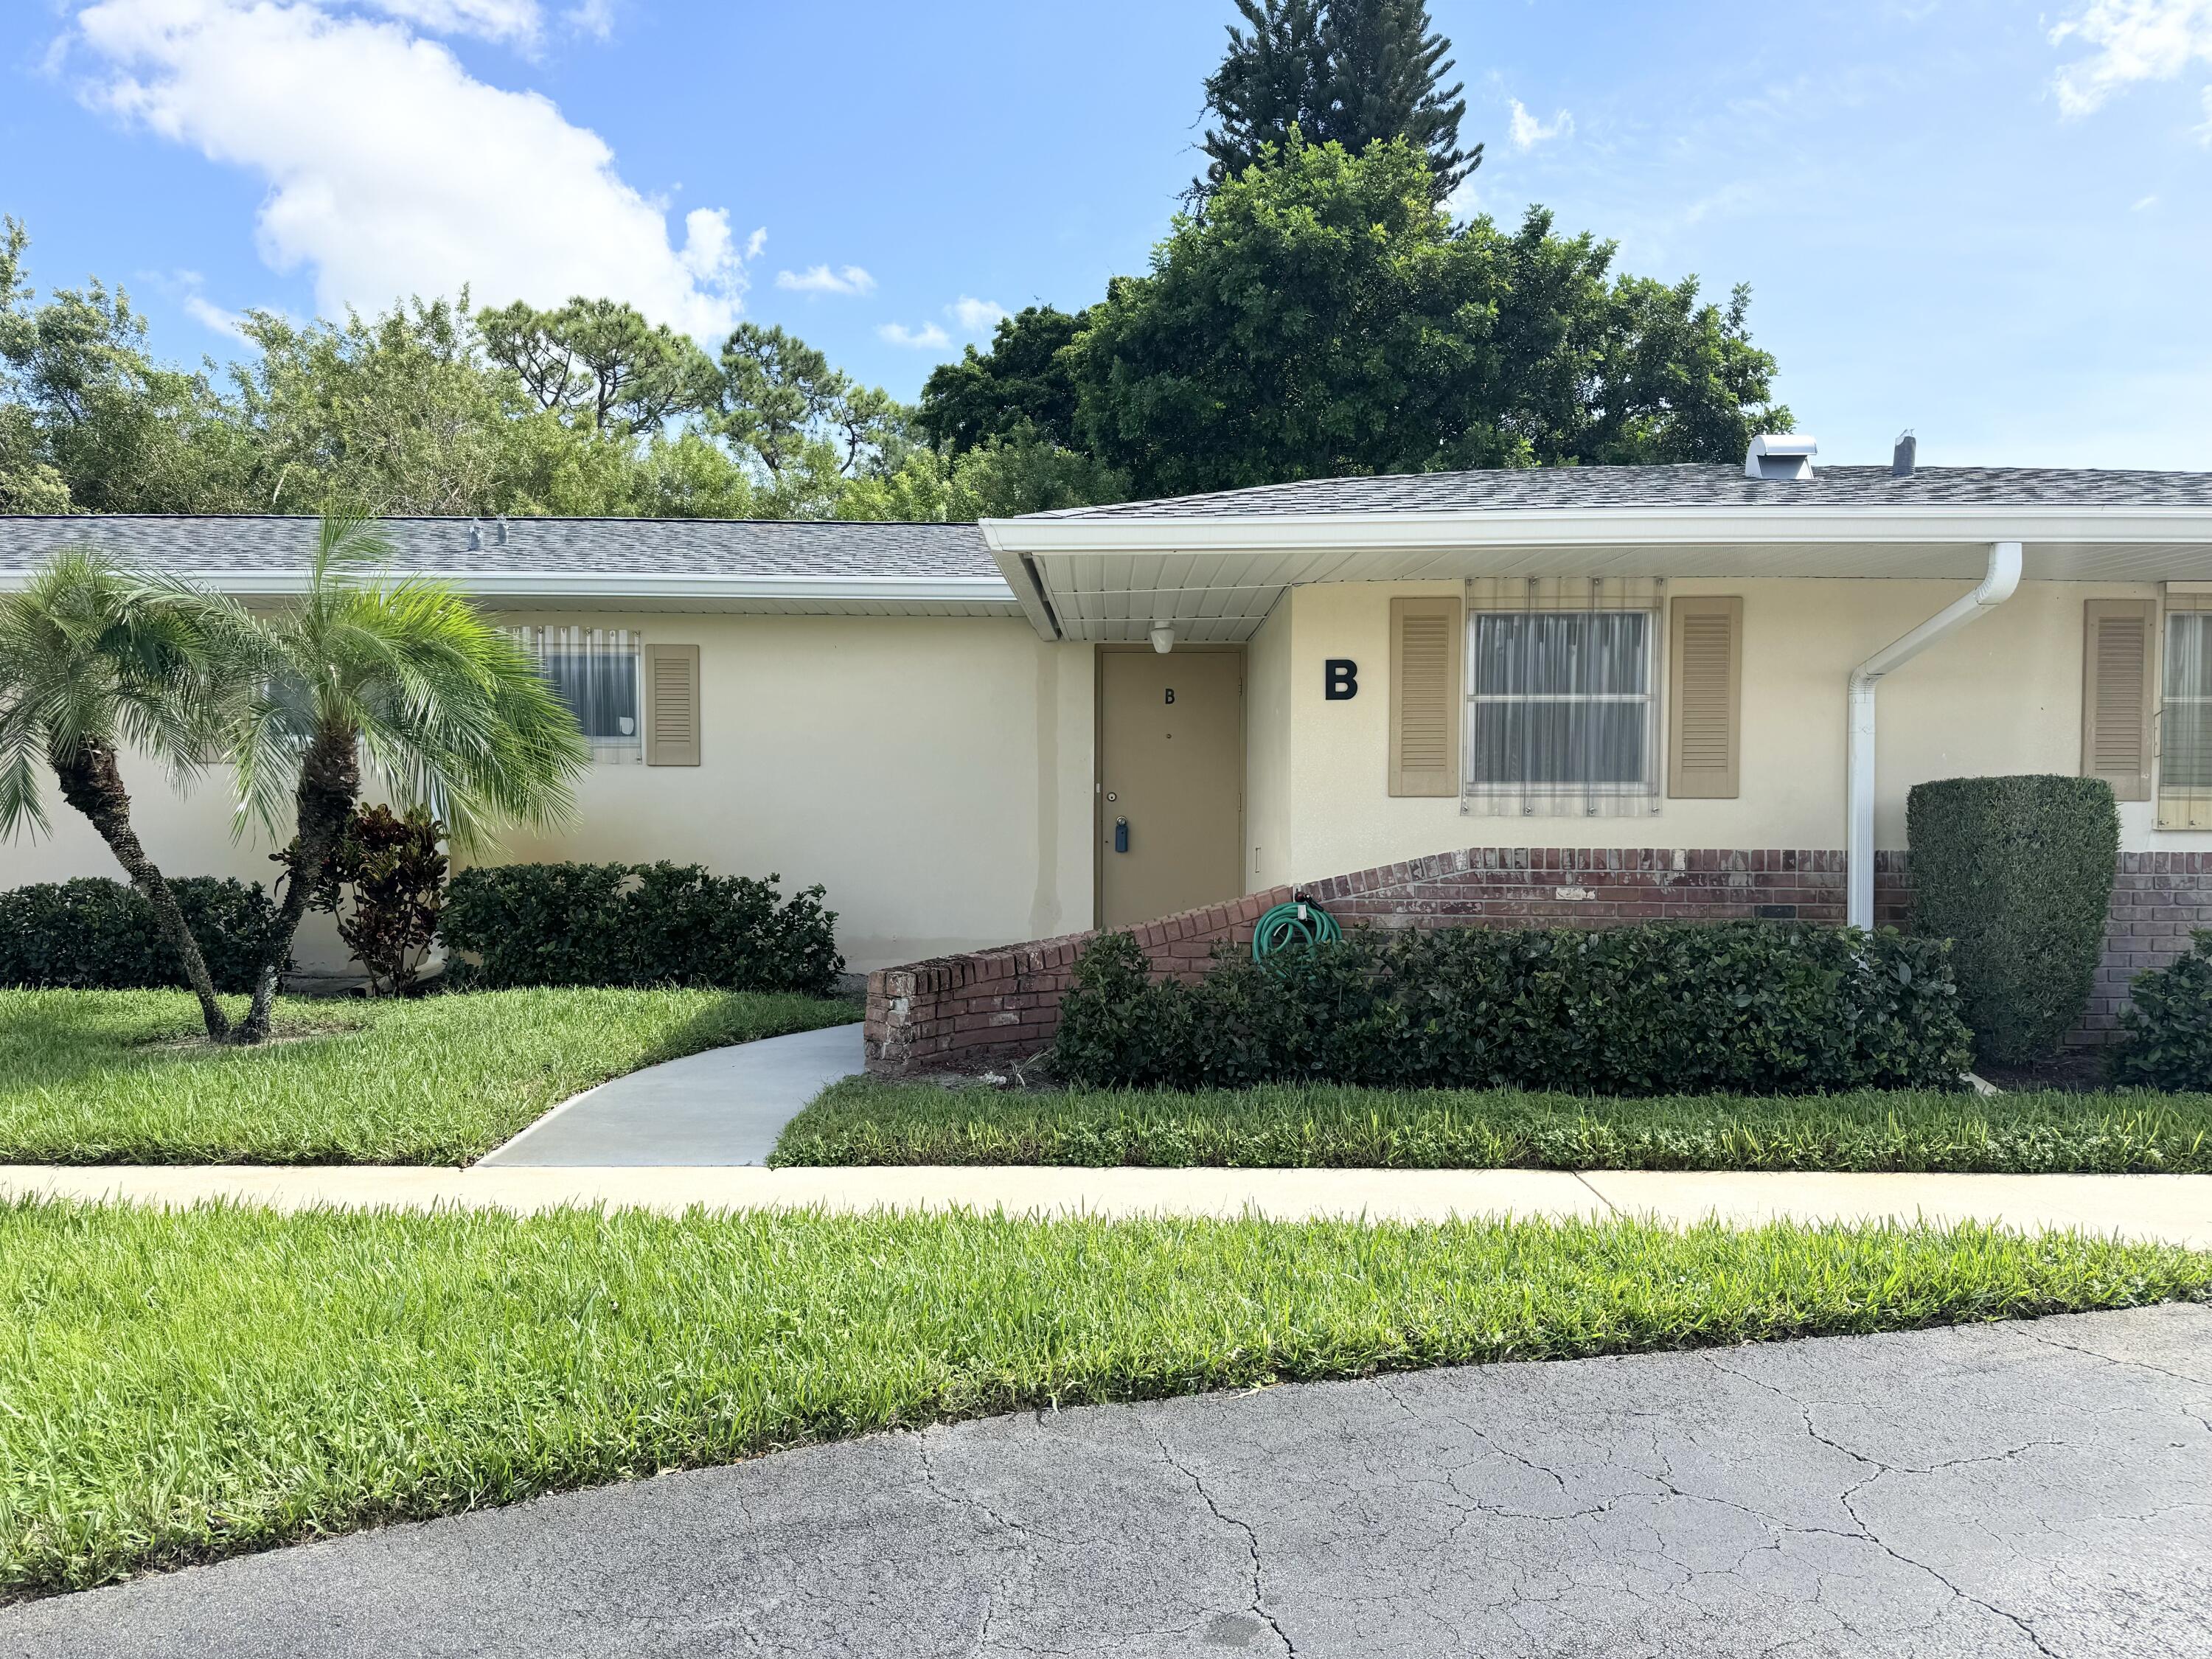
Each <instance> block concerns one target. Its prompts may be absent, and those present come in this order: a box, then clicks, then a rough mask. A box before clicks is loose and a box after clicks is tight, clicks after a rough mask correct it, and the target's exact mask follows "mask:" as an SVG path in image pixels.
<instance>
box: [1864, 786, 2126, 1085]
mask: <svg viewBox="0 0 2212 1659" xmlns="http://www.w3.org/2000/svg"><path fill="white" fill-rule="evenodd" d="M1905 841H1906V844H1907V845H1908V846H1909V848H1911V859H1912V930H1913V932H1915V933H1921V934H1924V935H1927V936H1929V937H1933V938H1937V939H1949V940H1950V941H1951V942H1952V949H1951V971H1952V973H1953V974H1954V975H1956V976H1957V979H1958V981H1959V1002H1960V1012H1962V1013H1963V1014H1964V1015H1965V1016H1966V1024H1967V1025H1968V1026H1969V1027H1970V1028H1971V1029H1972V1031H1973V1033H1974V1051H1975V1054H1976V1056H1977V1057H1978V1059H1981V1060H1991V1061H1995V1062H1996V1063H1998V1064H2000V1065H2020V1064H2024V1063H2026V1062H2027V1061H2031V1060H2042V1059H2044V1058H2045V1057H2047V1056H2048V1055H2051V1054H2055V1053H2057V1050H2058V1049H2059V1048H2060V1047H2062V1046H2063V1044H2064V1042H2065V1041H2066V1038H2067V1036H2068V1034H2069V1032H2071V1031H2073V1030H2075V1028H2076V1027H2078V1026H2079V1025H2080V1024H2081V1015H2082V1012H2083V1010H2084V1009H2085V1008H2087V1006H2088V1001H2089V987H2090V986H2091V984H2092V983H2093V981H2094V979H2095V976H2096V972H2097V963H2098V961H2099V959H2100V957H2102V955H2103V953H2104V948H2105V925H2106V917H2107V915H2109V914H2110V911H2111V908H2112V878H2113V874H2114V872H2115V871H2116V870H2117V869H2118V864H2119V854H2120V817H2119V808H2118V805H2115V803H2114V801H2113V799H2112V786H2111V785H2110V784H2108V783H2106V782H2105V781H2103V780H2102V779H2100V778H2069V777H2057V776H2051V775H2028V776H2022V777H2006V778H1948V779H1945V780H1944V781H1942V782H1938V783H1922V784H1916V785H1914V786H1913V787H1912V789H1911V793H1909V794H1908V795H1907V797H1906V799H1905Z"/></svg>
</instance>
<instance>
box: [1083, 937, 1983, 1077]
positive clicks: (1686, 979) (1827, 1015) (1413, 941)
mask: <svg viewBox="0 0 2212 1659" xmlns="http://www.w3.org/2000/svg"><path fill="white" fill-rule="evenodd" d="M1948 951H1949V946H1948V945H1947V944H1945V943H1943V942H1942V941H1941V940H1934V939H1909V938H1906V937H1905V936H1903V935H1901V934H1899V933H1894V932H1891V931H1888V930H1884V931H1883V932H1881V933H1875V934H1871V935H1869V934H1863V933H1857V932H1854V931H1851V930H1849V929H1843V928H1832V927H1796V926H1793V925H1790V924H1787V923H1776V922H1730V923H1723V924H1718V925H1707V924H1698V923H1681V922H1672V923H1669V922H1655V923H1651V924H1648V925H1646V926H1643V927H1611V928H1602V929H1597V930H1594V931H1589V932H1581V931H1576V930H1571V929H1555V930H1544V931H1527V932H1522V931H1508V930H1500V929H1491V928H1477V927H1468V928H1443V929H1438V930H1436V931H1434V932H1413V933H1395V934H1381V933H1374V932H1371V931H1369V930H1361V931H1359V932H1356V933H1352V934H1349V935H1347V936H1346V938H1345V939H1342V940H1340V941H1338V942H1336V943H1334V944H1330V945H1316V946H1310V947H1307V948H1304V949H1301V950H1297V951H1287V952H1285V953H1283V954H1282V955H1280V956H1278V957H1270V958H1269V959H1268V961H1267V963H1264V964H1262V963H1254V962H1253V961H1252V960H1251V959H1250V957H1249V956H1248V955H1246V954H1244V953H1242V952H1239V953H1237V954H1234V955H1229V954H1225V953H1217V961H1216V964H1215V966H1214V968H1213V969H1212V971H1211V972H1210V973H1208V974H1207V975H1206V976H1205V977H1204V978H1203V979H1201V980H1199V981H1195V982H1185V981H1177V980H1163V981H1158V982H1154V981H1152V978H1151V977H1150V971H1149V964H1148V963H1147V962H1146V958H1145V955H1144V952H1143V951H1142V950H1141V949H1139V946H1138V945H1137V943H1136V941H1135V940H1134V939H1132V938H1130V937H1129V936H1128V935H1127V934H1126V933H1113V934H1108V935H1105V936H1103V937H1102V938H1100V939H1097V940H1095V941H1094V942H1093V943H1092V944H1091V946H1090V948H1089V949H1088V950H1086V951H1085V952H1084V954H1083V957H1082V959H1081V960H1080V961H1079V963H1077V964H1076V969H1075V973H1074V986H1073V988H1072V989H1071V990H1070V991H1069V992H1068V994H1067V995H1066V1000H1064V1001H1063V1002H1062V1003H1061V1005H1060V1030H1059V1035H1058V1036H1057V1039H1056V1040H1055V1042H1054V1048H1053V1060H1054V1069H1055V1070H1056V1071H1057V1072H1058V1073H1059V1074H1060V1076H1061V1077H1063V1078H1065V1079H1067V1080H1068V1081H1069V1082H1071V1083H1075V1084H1079V1085H1087V1086H1091V1087H1103V1088H1176V1089H1192V1088H1206V1087H1217V1088H1238V1087H1245V1086H1249V1085H1253V1084H1257V1083H1273V1082H1289V1081H1303V1082H1313V1083H1347V1084H1365V1085H1372V1086H1377V1087H1383V1088H1470V1089H1480V1088H1524V1089H1556V1090H1566V1091H1572V1092H1575V1093H1581V1094H1605V1095H1655V1094H1702V1093H1721V1092H1727V1093H1735V1094H1815V1093H1828V1092H1833V1091H1841V1090H1846V1089H1865V1088H1954V1087H1956V1086H1958V1084H1959V1074H1960V1073H1961V1072H1963V1071H1964V1070H1965V1069H1966V1064H1967V1054H1968V1038H1967V1033H1966V1026H1965V1025H1964V1024H1962V1023H1961V1022H1960V1018H1959V1009H1958V992H1957V989H1956V987H1955V986H1954V984H1953V982H1952V979H1951V975H1950V971H1949V969H1948V963H1947V962H1946V957H1947V956H1948Z"/></svg>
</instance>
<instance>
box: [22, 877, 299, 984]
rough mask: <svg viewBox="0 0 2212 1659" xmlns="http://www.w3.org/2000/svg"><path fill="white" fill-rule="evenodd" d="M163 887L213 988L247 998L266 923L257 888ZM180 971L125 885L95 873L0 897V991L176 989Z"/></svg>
mask: <svg viewBox="0 0 2212 1659" xmlns="http://www.w3.org/2000/svg"><path fill="white" fill-rule="evenodd" d="M169 890H170V891H171V892H173V893H174V894H175V895H176V896H177V908H179V910H181V911H183V912H184V914H185V927H188V928H190V929H191V935H192V938H193V939H195V940H197V942H198V945H199V947H200V954H201V955H202V956H204V957H206V958H207V965H208V973H209V974H210V976H212V977H213V979H214V980H215V988H216V990H218V991H251V990H252V988H253V983H254V980H255V979H256V977H257V976H258V974H259V972H260V965H261V953H262V951H263V950H264V948H265V946H266V945H267V941H268V938H269V933H270V929H271V927H274V925H275V921H276V913H275V907H274V906H273V905H271V904H270V902H269V899H268V897H267V896H266V895H264V893H263V892H262V890H261V884H260V883H259V882H255V883H254V884H252V886H250V887H249V886H247V885H246V884H245V883H244V882H240V881H234V880H231V879H229V878H221V879H218V878H216V877H214V876H178V877H175V878H173V879H171V881H170V883H169ZM184 983H185V969H184V964H183V963H181V962H179V960H178V959H177V954H176V952H175V951H173V950H172V949H171V948H170V946H169V941H168V940H167V939H165V938H163V937H162V935H161V926H160V924H159V923H157V922H156V921H155V920H154V907H153V906H152V905H151V904H149V903H148V902H146V899H145V897H144V896H143V895H142V894H140V893H139V891H138V890H137V889H136V888H134V887H131V886H128V885H126V884H124V883H122V882H119V881H110V880H109V879H107V878H106V877H105V876H80V877H79V878H77V879H76V880H75V881H47V882H39V883H36V884H33V885H31V886H28V887H15V888H10V889H9V890H6V891H4V892H0V985H18V986H27V987H32V988H34V989H58V990H72V991H131V990H139V989H142V988H146V987H168V986H181V985H183V984H184Z"/></svg>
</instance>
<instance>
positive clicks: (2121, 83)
mask: <svg viewBox="0 0 2212 1659" xmlns="http://www.w3.org/2000/svg"><path fill="white" fill-rule="evenodd" d="M2066 40H2081V41H2083V42H2085V43H2086V44H2087V45H2088V46H2093V47H2094V48H2095V49H2096V50H2095V51H2094V52H2093V53H2092V54H2091V55H2090V56H2088V57H2087V58H2080V59H2077V60H2076V61H2075V62H2074V63H2071V64H2067V65H2066V67H2065V68H2063V69H2062V70H2059V71H2058V77H2057V82H2055V83H2054V84H2055V86H2056V88H2057V93H2058V107H2059V110H2060V111H2061V112H2063V113H2064V114H2067V115H2087V114H2088V113H2089V112H2090V111H2092V110H2093V109H2095V108H2097V107H2098V106H2100V105H2101V104H2103V103H2104V101H2105V100H2106V99H2107V98H2109V97H2111V96H2112V94H2114V93H2116V92H2119V91H2122V90H2124V89H2125V88H2128V87H2130V86H2133V85H2134V84H2135V83H2136V82H2138V81H2171V80H2172V79H2174V78H2175V77H2176V76H2179V75H2180V74H2181V73H2182V71H2183V70H2186V69H2187V68H2188V67H2189V65H2190V64H2191V63H2194V62H2197V61H2199V60H2203V61H2205V62H2212V0H2090V3H2089V4H2088V5H2087V6H2086V7H2084V8H2083V9H2082V10H2081V13H2080V14H2079V15H2076V16H2074V17H2069V18H2068V19H2067V20H2066V21H2064V22H2063V23H2060V24H2059V25H2058V26H2057V27H2055V28H2053V29H2052V30H2051V43H2052V44H2053V45H2054V46H2055V45H2057V44H2059V43H2061V42H2063V41H2066Z"/></svg>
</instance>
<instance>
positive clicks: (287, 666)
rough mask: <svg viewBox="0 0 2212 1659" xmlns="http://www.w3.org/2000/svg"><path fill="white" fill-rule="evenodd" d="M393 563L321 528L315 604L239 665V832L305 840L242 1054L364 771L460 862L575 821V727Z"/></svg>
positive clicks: (377, 535) (491, 644) (529, 663)
mask: <svg viewBox="0 0 2212 1659" xmlns="http://www.w3.org/2000/svg"><path fill="white" fill-rule="evenodd" d="M390 555H391V545H390V544H389V542H387V541H386V538H385V536H384V534H383V532H382V531H381V529H380V527H379V526H377V525H376V524H375V523H374V521H373V520H365V519H360V518H356V517H352V516H349V515H343V514H326V515H325V517H324V519H323V521H322V526H321V529H320V532H319V535H318V538H317V541H316V547H315V562H314V571H313V577H312V579H311V580H310V581H309V583H308V587H307V594H306V596H305V597H304V598H303V599H301V601H300V602H299V603H298V604H297V605H295V606H293V607H292V608H291V609H289V610H288V611H283V612H282V613H280V614H278V615H276V616H274V617H266V618H264V619H262V620H261V621H260V622H258V623H257V625H256V628H255V634H254V637H255V640H256V642H257V643H256V646H255V650H256V653H257V659H256V660H254V661H253V662H252V663H250V664H248V663H246V662H243V661H241V662H240V669H241V671H246V672H245V674H244V678H247V679H248V680H250V681H251V682H252V684H254V685H256V686H257V687H258V689H257V690H254V691H253V692H252V693H251V694H250V696H249V697H248V700H247V706H246V710H245V713H244V714H243V717H242V718H241V719H240V720H238V721H237V723H236V725H235V727H234V732H233V742H232V759H233V762H234V764H235V766H236V769H237V775H238V792H239V814H240V822H241V823H244V822H245V821H246V820H248V819H255V820H258V821H259V823H261V824H262V825H264V827H266V828H267V829H269V830H270V832H271V833H272V834H275V835H277V836H282V835H283V822H284V819H285V818H286V817H288V816H289V817H290V819H291V821H292V823H293V825H294V826H295V834H296V836H297V839H296V841H295V844H294V847H293V848H292V852H291V854H290V864H291V874H290V875H289V878H287V879H286V881H285V884H284V896H283V901H282V902H281V903H280V904H279V906H278V907H277V915H276V927H275V928H274V930H273V931H272V937H271V939H270V945H269V951H268V954H267V956H266V957H264V959H263V962H262V964H261V972H260V975H259V977H258V981H257V982H256V984H255V986H254V989H253V1004H252V1007H251V1009H249V1010H248V1012H247V1013H246V1020H245V1023H244V1024H241V1025H240V1027H239V1029H238V1032H237V1037H236V1040H237V1041H239V1042H261V1041H262V1040H263V1039H264V1038H265V1037H266V1036H268V1035H269V1018H270V1004H271V1001H272V1000H273V999H274V997H275V996H276V984H277V980H278V978H279V977H280V975H281V974H282V971H283V964H284V963H285V961H286V959H287V958H288V957H289V955H290V952H291V945H292V939H293V936H294V934H295V933H297V931H298V929H299V926H300V918H301V915H302V914H304V912H305V911H306V909H307V898H308V895H309V890H310V889H311V888H312V887H313V884H314V883H313V875H312V872H316V871H319V870H320V869H321V868H322V867H323V863H324V860H325V859H327V858H328V857H329V855H330V853H331V848H333V847H334V846H335V845H336V844H337V838H338V836H339V835H340V834H341V832H342V831H343V829H344V828H345V825H346V823H347V820H348V819H349V817H351V816H352V814H353V811H354V808H355V805H356V803H357V802H358V801H359V800H360V798H361V788H362V769H363V767H364V766H366V767H367V769H368V772H369V773H370V775H371V776H372V777H373V778H374V781H376V782H377V783H378V784H379V785H380V787H381V788H382V789H383V790H384V792H385V793H387V794H389V795H390V796H391V797H392V799H393V801H394V803H395V804H397V805H400V806H403V807H405V806H422V807H424V808H426V809H427V810H428V811H429V812H430V814H431V815H432V816H433V817H437V818H440V819H442V820H443V821H444V822H445V824H446V826H447V834H448V836H449V838H450V840H451V841H452V842H453V845H454V846H455V847H456V848H459V850H461V851H464V852H471V851H477V850H480V849H482V848H484V847H485V846H486V845H488V844H489V840H490V837H491V836H492V834H493V832H494V831H495V830H496V829H499V828H501V827H503V826H505V825H508V824H513V823H526V824H530V825H533V826H538V827H551V826H554V825H557V824H560V823H565V822H567V821H568V820H569V819H570V818H571V817H573V816H574V811H575V797H574V789H573V785H574V781H575V779H576V777H577V776H578V775H579V774H580V773H581V772H582V771H583V769H585V767H586V765H588V764H589V763H590V759H591V751H590V749H589V747H588V746H587V745H586V743H585V741H584V737H583V733H582V732H581V731H580V729H579V728H578V726H577V725H576V720H575V717H574V715H572V714H570V713H569V712H568V709H567V708H566V707H565V706H564V705H563V704H562V702H561V701H560V699H559V698H558V697H557V696H555V695H554V692H553V690H552V687H551V686H550V684H547V682H546V680H545V678H544V676H543V675H541V674H540V673H539V672H538V666H537V664H536V663H535V662H534V661H533V660H532V658H531V656H530V654H529V653H528V652H526V651H525V650H524V649H523V647H522V646H521V645H520V642H519V641H516V640H515V639H514V637H513V635H510V634H508V633H507V631H506V630H504V629H499V628H495V627H494V626H493V625H492V624H491V623H489V622H487V621H485V620H484V618H483V617H482V616H480V615H479V614H478V613H477V611H476V609H475V607H473V606H472V605H470V604H469V603H468V601H467V600H466V599H463V598H462V597H461V596H460V594H459V593H458V592H455V591H454V590H453V588H452V587H450V586H447V585H446V584H444V583H442V582H436V581H431V580H425V579H422V578H419V577H417V578H410V579H407V580H400V581H390V580H385V579H384V578H383V577H381V576H380V574H377V573H376V571H375V570H374V567H375V566H376V565H377V564H378V563H380V562H381V561H383V560H385V559H387V558H388V557H389V556H390ZM288 805H289V808H290V811H289V814H288V813H287V811H286V808H287V806H288Z"/></svg>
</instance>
